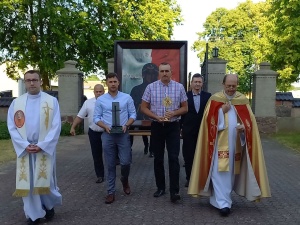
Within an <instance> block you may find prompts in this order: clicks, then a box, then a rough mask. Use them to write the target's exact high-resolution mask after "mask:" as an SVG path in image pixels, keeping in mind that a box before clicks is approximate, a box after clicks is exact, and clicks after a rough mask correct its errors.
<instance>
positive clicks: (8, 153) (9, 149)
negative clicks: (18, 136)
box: [0, 140, 16, 164]
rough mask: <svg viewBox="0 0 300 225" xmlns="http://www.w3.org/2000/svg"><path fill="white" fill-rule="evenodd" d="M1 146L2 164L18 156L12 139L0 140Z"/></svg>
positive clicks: (0, 161) (0, 160)
mask: <svg viewBox="0 0 300 225" xmlns="http://www.w3.org/2000/svg"><path fill="white" fill-rule="evenodd" d="M0 146H1V147H0V164H2V163H5V162H8V161H11V160H14V159H15V158H16V153H15V151H14V149H13V145H12V143H11V140H0Z"/></svg>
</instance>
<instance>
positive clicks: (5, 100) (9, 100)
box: [0, 97, 15, 107]
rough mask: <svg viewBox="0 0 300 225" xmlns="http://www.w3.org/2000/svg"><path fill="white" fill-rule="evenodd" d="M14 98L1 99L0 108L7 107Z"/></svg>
mask: <svg viewBox="0 0 300 225" xmlns="http://www.w3.org/2000/svg"><path fill="white" fill-rule="evenodd" d="M14 99H15V97H1V98H0V107H9V106H10V104H11V103H12V101H13V100H14Z"/></svg>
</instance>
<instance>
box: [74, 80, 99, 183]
mask: <svg viewBox="0 0 300 225" xmlns="http://www.w3.org/2000/svg"><path fill="white" fill-rule="evenodd" d="M103 94H104V87H103V86H102V85H101V84H97V85H95V87H94V95H95V97H94V98H91V99H88V100H86V101H85V102H84V104H83V106H82V107H81V109H80V111H79V113H78V115H77V116H76V118H75V120H74V122H73V124H72V127H71V130H70V133H71V134H72V135H73V136H74V135H75V128H76V126H77V125H78V124H80V123H81V122H82V120H83V119H84V118H85V117H87V118H88V123H89V131H88V135H89V139H90V145H91V150H92V155H93V160H94V168H95V172H96V176H97V180H96V183H102V182H103V181H104V166H103V157H102V141H101V135H102V133H103V128H101V127H99V126H97V125H96V124H95V123H94V122H93V116H94V109H95V103H96V100H97V98H98V97H99V96H101V95H103Z"/></svg>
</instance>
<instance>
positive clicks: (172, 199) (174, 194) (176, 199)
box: [171, 193, 181, 203]
mask: <svg viewBox="0 0 300 225" xmlns="http://www.w3.org/2000/svg"><path fill="white" fill-rule="evenodd" d="M180 199H181V197H180V195H179V194H178V193H173V194H171V202H173V203H175V202H176V201H178V200H180Z"/></svg>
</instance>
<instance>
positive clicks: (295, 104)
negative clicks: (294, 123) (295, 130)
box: [293, 98, 300, 108]
mask: <svg viewBox="0 0 300 225" xmlns="http://www.w3.org/2000/svg"><path fill="white" fill-rule="evenodd" d="M293 107H294V108H300V98H294V101H293Z"/></svg>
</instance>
